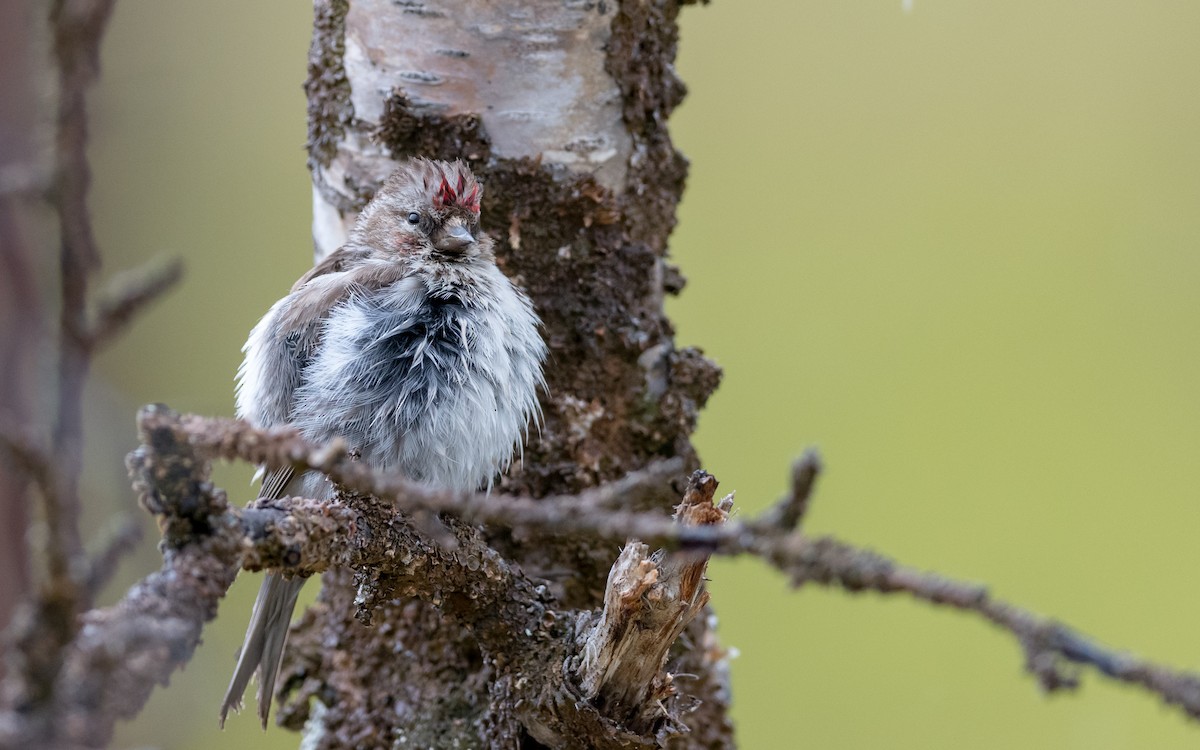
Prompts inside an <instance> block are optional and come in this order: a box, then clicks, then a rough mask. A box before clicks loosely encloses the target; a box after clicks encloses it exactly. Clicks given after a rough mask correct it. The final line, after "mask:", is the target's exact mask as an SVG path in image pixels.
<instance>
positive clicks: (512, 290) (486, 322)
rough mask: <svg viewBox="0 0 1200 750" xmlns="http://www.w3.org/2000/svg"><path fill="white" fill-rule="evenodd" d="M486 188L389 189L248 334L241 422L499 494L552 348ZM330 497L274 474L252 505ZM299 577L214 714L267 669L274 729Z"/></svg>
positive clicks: (237, 703) (271, 604) (463, 179)
mask: <svg viewBox="0 0 1200 750" xmlns="http://www.w3.org/2000/svg"><path fill="white" fill-rule="evenodd" d="M482 194H483V187H482V186H481V185H480V184H479V183H478V181H477V180H476V179H475V176H474V175H472V174H471V172H470V170H469V169H468V168H467V166H466V165H465V164H463V163H462V162H461V161H455V162H443V161H432V160H429V159H412V160H410V161H407V162H405V163H403V164H402V165H401V166H400V167H399V168H398V169H396V171H395V172H393V173H392V174H391V176H389V177H388V178H387V180H386V181H385V182H384V184H383V186H382V187H381V188H380V189H379V192H378V193H377V194H376V195H375V198H374V199H373V200H372V201H371V202H370V203H369V204H367V206H366V208H364V209H363V211H362V213H361V214H360V215H359V217H358V221H357V223H356V225H355V227H354V229H353V231H352V232H351V233H350V237H349V239H348V241H347V242H346V244H345V245H344V246H342V247H341V248H340V249H338V250H337V251H335V252H333V253H331V254H330V255H329V256H327V257H326V258H325V259H324V260H322V261H321V262H319V263H318V264H317V265H316V266H315V267H314V268H313V269H312V270H310V271H309V272H308V273H306V274H304V276H302V277H301V278H300V280H299V281H297V282H296V283H295V285H294V286H293V287H292V290H291V292H290V293H289V294H288V295H287V296H286V297H284V298H283V299H281V300H279V301H278V302H276V303H275V305H274V306H272V307H271V309H270V310H269V311H268V312H267V314H266V315H265V316H263V318H262V320H260V321H259V322H258V324H257V325H256V326H255V327H254V329H253V330H252V331H251V332H250V337H249V339H248V340H247V341H246V345H245V347H243V351H244V352H245V355H246V356H245V360H244V361H243V362H242V365H241V367H240V368H239V370H238V388H237V412H238V416H240V417H242V418H243V419H246V420H247V421H249V422H250V423H251V424H254V425H256V426H258V427H275V426H281V425H291V426H293V427H295V428H297V429H298V430H299V431H300V433H301V434H303V435H304V436H305V437H306V438H308V439H309V440H311V441H314V442H316V443H322V444H323V443H327V442H329V441H331V440H334V439H335V438H340V439H341V440H343V441H344V442H345V443H346V445H347V446H348V448H349V449H350V450H351V451H352V452H353V453H354V454H356V455H357V456H359V457H360V460H362V461H363V462H365V463H366V464H368V465H369V466H371V467H373V468H376V469H380V470H385V471H394V472H398V473H400V474H402V475H404V476H406V477H408V478H409V479H412V480H414V481H418V482H423V483H426V484H429V485H432V486H437V487H442V488H448V489H456V490H477V489H481V488H484V487H488V486H490V484H491V482H492V481H493V480H494V478H495V477H496V475H497V474H498V473H499V472H501V471H503V470H504V469H506V468H507V467H508V465H509V463H510V461H511V460H512V457H513V455H514V452H515V451H517V450H519V449H520V448H521V445H522V443H521V437H522V434H525V433H527V430H528V426H529V423H530V421H531V420H532V419H535V418H537V416H538V415H539V411H538V409H539V407H538V400H537V394H538V391H539V389H541V388H544V387H545V381H544V379H543V376H542V362H543V360H544V359H545V357H546V345H545V343H544V342H543V341H542V338H541V335H540V334H539V328H540V325H541V323H540V321H539V319H538V317H537V315H536V313H535V312H534V309H533V304H532V303H531V302H530V300H529V298H528V297H527V296H525V294H524V293H523V292H522V291H521V290H519V289H517V288H516V287H515V286H514V285H513V284H512V282H511V281H509V280H508V278H506V277H505V276H504V274H503V273H501V271H500V269H499V268H497V267H496V261H495V255H494V253H493V247H494V243H493V242H492V240H491V238H490V237H488V236H487V235H486V234H483V233H482V231H481V230H480V228H479V209H480V198H481V197H482ZM287 496H295V497H308V498H316V499H329V500H332V499H333V496H334V489H333V486H332V484H331V483H330V482H329V480H328V479H327V478H326V477H325V476H324V475H322V474H320V473H318V472H312V471H309V472H303V473H300V474H298V475H294V474H293V472H292V470H291V469H289V468H284V469H276V470H272V471H269V472H267V474H266V476H265V477H264V479H263V483H262V489H261V491H260V493H259V498H260V499H261V498H279V497H287ZM304 581H305V579H304V578H302V577H292V578H285V577H283V576H282V575H280V574H278V573H267V575H266V580H264V581H263V584H262V588H261V589H260V590H259V593H258V599H257V600H256V601H255V603H254V611H253V613H252V614H251V617H250V626H249V628H248V630H247V632H246V640H245V642H244V643H243V645H242V650H241V652H240V654H239V656H238V663H237V668H236V670H235V671H234V674H233V679H232V680H231V681H230V683H229V689H228V691H227V692H226V694H225V701H224V703H223V704H222V706H221V725H222V726H224V724H225V717H226V716H227V715H228V713H229V710H230V709H231V708H232V709H234V710H239V709H240V708H241V702H242V694H243V693H244V692H245V690H246V685H247V684H248V683H249V681H250V676H251V675H252V674H253V673H254V672H255V671H257V672H258V715H259V718H260V719H261V720H262V724H263V728H264V729H265V728H266V726H267V717H268V714H269V713H270V708H271V699H272V697H273V693H274V687H275V678H276V676H277V674H278V671H279V662H280V658H281V656H282V654H283V648H284V642H285V641H286V639H287V632H288V627H289V624H290V621H291V617H292V611H293V610H294V609H295V606H296V597H297V596H298V595H299V593H300V589H301V587H302V586H303V585H304Z"/></svg>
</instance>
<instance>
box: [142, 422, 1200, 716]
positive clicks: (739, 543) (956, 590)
mask: <svg viewBox="0 0 1200 750" xmlns="http://www.w3.org/2000/svg"><path fill="white" fill-rule="evenodd" d="M142 419H143V422H145V421H146V420H147V419H149V420H152V421H158V422H159V423H160V424H162V425H163V426H167V427H169V428H170V429H172V430H174V431H177V433H178V434H179V435H181V436H183V437H184V438H185V439H187V440H189V441H191V443H192V444H193V445H194V446H195V447H196V448H197V450H199V451H200V452H201V453H205V454H211V455H214V456H220V457H222V458H226V459H235V458H237V459H241V460H247V461H251V462H253V463H266V464H268V465H275V466H279V465H284V464H288V463H293V464H295V465H297V466H300V467H304V468H311V469H317V470H320V471H324V472H326V473H327V474H329V475H330V476H331V477H334V478H335V480H336V481H338V482H339V483H340V484H343V485H345V486H347V487H352V488H354V489H355V490H357V491H359V492H363V493H369V494H373V495H376V496H378V497H380V498H386V499H389V500H392V501H394V502H395V503H396V505H397V507H399V508H401V509H404V510H406V511H417V510H423V511H426V512H435V513H447V514H451V515H454V516H456V517H458V518H461V519H463V520H464V521H468V522H472V523H487V524H492V525H496V526H502V527H507V528H512V529H522V530H524V531H525V532H527V533H530V534H542V535H555V534H569V533H588V534H594V535H596V536H598V537H601V538H605V539H611V540H614V541H623V540H625V539H627V538H637V539H640V540H642V542H644V543H646V544H648V545H650V546H661V547H664V548H666V549H673V550H680V551H682V552H683V553H685V554H693V555H700V556H704V555H709V554H719V555H739V554H749V555H754V556H757V557H761V558H762V559H764V560H765V561H767V562H768V563H770V564H771V565H773V566H774V567H776V568H778V569H779V570H781V571H783V572H784V573H786V574H787V575H789V576H790V577H791V578H792V581H793V583H794V584H795V585H797V586H800V585H803V584H807V583H815V584H818V585H822V586H829V587H838V588H843V589H846V590H849V591H864V590H869V591H877V592H880V593H885V594H892V593H906V594H909V595H910V596H913V597H916V598H918V599H921V600H923V601H927V602H930V603H932V604H937V605H943V606H950V607H954V608H956V609H961V610H964V611H969V612H975V613H977V614H979V615H982V616H983V617H984V618H985V619H987V620H988V621H990V622H992V623H995V624H996V625H999V626H1000V627H1002V628H1004V629H1005V630H1007V631H1009V632H1010V633H1012V634H1013V635H1014V636H1015V637H1016V638H1017V640H1018V641H1019V642H1020V643H1021V645H1022V648H1023V649H1024V650H1025V653H1026V668H1027V669H1028V670H1029V671H1030V672H1032V673H1033V674H1034V675H1035V676H1036V677H1037V678H1038V680H1039V682H1040V683H1041V685H1042V686H1043V687H1044V688H1045V689H1047V690H1059V689H1071V688H1074V687H1076V686H1077V680H1076V679H1075V678H1074V677H1073V676H1072V675H1070V674H1068V673H1067V672H1065V671H1064V670H1063V665H1064V663H1074V664H1082V665H1086V666H1091V667H1094V668H1095V669H1096V670H1097V671H1099V672H1100V673H1101V674H1103V675H1105V676H1107V677H1110V678H1113V679H1116V680H1119V681H1122V682H1127V683H1130V684H1135V685H1139V686H1141V687H1143V688H1145V689H1147V690H1149V691H1151V692H1153V693H1155V694H1157V695H1158V696H1159V697H1161V698H1162V699H1163V701H1165V702H1166V703H1168V704H1169V705H1177V706H1179V707H1180V708H1181V709H1182V710H1183V711H1184V712H1186V713H1187V714H1188V715H1189V716H1191V717H1193V718H1200V675H1196V674H1192V673H1189V672H1183V671H1177V670H1172V669H1170V668H1168V667H1165V666H1162V665H1158V664H1154V663H1152V662H1148V661H1146V660H1143V659H1141V658H1139V657H1136V656H1133V655H1130V654H1126V653H1122V652H1118V651H1115V650H1112V649H1109V648H1106V647H1103V646H1100V645H1098V644H1097V643H1095V642H1094V641H1093V640H1092V639H1090V638H1088V637H1086V636H1084V635H1082V634H1081V633H1079V632H1078V631H1076V630H1073V629H1071V628H1069V627H1067V626H1065V625H1062V624H1060V623H1058V622H1056V621H1054V620H1051V619H1048V618H1045V617H1041V616H1039V615H1036V614H1034V613H1032V612H1030V611H1028V610H1025V609H1022V608H1020V607H1015V606H1013V605H1011V604H1008V603H1006V602H1003V601H1000V600H997V599H994V598H992V597H991V595H990V594H989V593H988V591H987V589H986V588H984V587H982V586H978V585H975V584H970V583H965V582H961V581H955V580H952V579H948V578H945V577H942V576H939V575H936V574H933V573H924V572H921V571H917V570H915V569H912V568H907V567H904V566H902V565H899V564H898V563H896V562H894V561H892V560H890V559H888V558H886V557H884V556H882V555H879V554H877V553H875V552H872V551H870V550H865V549H862V548H858V547H855V546H852V545H849V544H846V543H844V542H841V541H838V540H836V539H832V538H828V537H822V538H811V537H808V536H805V535H802V534H800V533H798V532H790V533H789V532H784V531H781V530H780V528H779V525H778V523H775V522H774V521H772V522H771V523H767V522H766V521H764V520H754V521H749V522H742V523H738V522H732V523H727V524H723V525H719V526H680V525H678V524H676V523H674V522H673V521H672V519H670V518H666V517H664V516H662V515H659V514H655V513H653V512H628V511H620V510H616V509H611V510H608V509H606V511H605V512H604V513H600V514H597V513H588V512H587V508H588V507H589V506H590V505H591V503H592V500H591V493H592V492H596V491H602V490H595V491H593V490H588V491H584V492H582V493H580V494H579V495H575V496H553V497H548V498H543V499H542V500H533V499H531V498H520V497H507V496H495V495H491V496H488V495H477V494H471V493H452V492H442V491H436V490H430V489H428V488H424V487H421V486H420V485H416V484H414V483H411V482H408V481H407V480H405V479H403V478H402V477H397V476H389V475H385V474H381V473H377V472H372V471H371V470H369V469H368V468H366V467H365V466H363V465H361V464H358V463H356V462H353V461H350V460H349V459H347V458H345V456H344V455H343V453H344V452H343V451H339V450H337V449H336V448H334V449H330V448H324V449H318V448H315V447H313V446H311V445H308V444H307V443H306V442H305V441H303V440H302V439H300V438H299V437H298V436H297V435H296V434H295V433H293V432H281V431H262V430H256V429H254V428H251V427H249V426H247V425H245V424H242V423H239V422H236V421H233V420H221V419H202V418H199V417H182V418H181V417H178V416H175V415H170V414H168V413H167V412H165V411H154V412H150V413H144V414H143V417H142ZM808 464H809V465H810V466H812V467H813V471H812V476H813V477H814V478H815V476H816V471H815V466H816V463H815V462H811V461H810V462H808ZM798 465H799V466H801V467H802V468H803V466H804V465H805V462H804V461H803V460H802V461H801V462H800V464H798ZM795 475H796V476H799V477H800V478H801V479H803V478H804V477H805V476H806V471H798V472H796V474H795ZM805 485H806V482H805V481H800V482H798V483H797V484H796V486H798V487H800V488H801V489H803V488H804V487H805ZM799 496H803V492H801V493H798V494H797V497H799ZM789 502H790V501H789ZM795 505H796V504H791V505H790V506H789V507H795ZM800 507H802V504H800ZM781 515H783V516H786V514H779V513H776V514H769V515H768V518H779V517H780V516H781Z"/></svg>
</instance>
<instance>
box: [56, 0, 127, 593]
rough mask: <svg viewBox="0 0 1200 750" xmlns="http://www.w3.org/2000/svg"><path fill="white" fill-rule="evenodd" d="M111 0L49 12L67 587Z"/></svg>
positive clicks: (62, 558) (63, 575)
mask: <svg viewBox="0 0 1200 750" xmlns="http://www.w3.org/2000/svg"><path fill="white" fill-rule="evenodd" d="M113 5H114V0H56V2H55V3H54V4H53V7H52V9H51V16H50V21H51V27H52V30H53V35H54V56H55V60H56V62H57V72H58V112H57V117H56V121H55V125H56V134H55V159H56V164H55V179H54V186H53V190H52V195H53V203H54V206H55V208H56V209H57V212H58V227H59V235H60V237H59V242H60V243H61V254H60V272H61V293H62V299H61V301H60V304H61V306H62V307H61V310H60V315H59V328H60V330H59V347H60V348H59V360H60V361H59V371H58V399H57V406H58V417H57V420H56V422H55V426H54V436H53V445H54V454H55V456H56V459H57V465H58V473H59V483H58V484H59V491H58V493H57V497H56V501H55V503H54V504H53V507H52V508H50V509H49V510H50V511H51V512H50V513H48V514H47V519H46V520H47V525H48V526H49V532H50V533H49V540H48V543H47V547H48V552H49V558H50V574H51V578H52V579H54V580H58V581H65V579H67V578H68V577H69V576H70V575H71V568H72V566H73V564H74V562H75V561H76V560H79V559H80V558H81V556H82V554H83V543H82V540H81V537H80V533H79V525H78V524H79V518H80V512H79V510H80V509H79V474H80V472H81V471H82V462H83V458H82V456H83V453H82V450H83V449H82V440H83V386H84V381H85V380H86V378H87V372H88V368H89V363H90V347H89V340H88V330H87V309H88V306H87V302H88V300H87V289H88V278H89V276H90V275H91V273H92V271H93V270H94V269H95V268H96V267H97V266H98V265H99V262H100V261H99V253H98V251H97V249H96V241H95V238H94V237H93V235H92V223H91V218H90V216H89V214H88V208H87V193H88V188H89V186H90V184H91V170H90V168H89V167H88V162H87V109H86V105H87V91H88V88H90V86H91V85H92V83H93V82H94V81H95V79H96V76H97V73H98V72H99V60H100V40H101V38H102V37H103V35H104V29H105V27H106V26H107V22H108V18H109V16H110V15H111V13H112V8H113Z"/></svg>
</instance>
